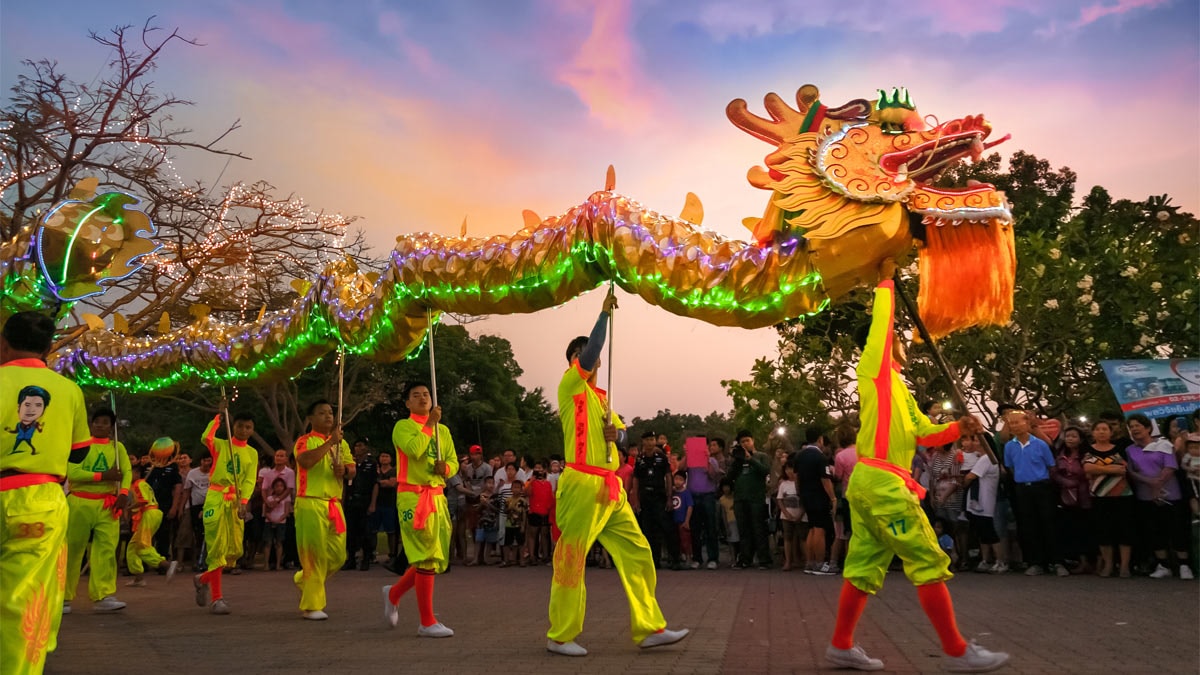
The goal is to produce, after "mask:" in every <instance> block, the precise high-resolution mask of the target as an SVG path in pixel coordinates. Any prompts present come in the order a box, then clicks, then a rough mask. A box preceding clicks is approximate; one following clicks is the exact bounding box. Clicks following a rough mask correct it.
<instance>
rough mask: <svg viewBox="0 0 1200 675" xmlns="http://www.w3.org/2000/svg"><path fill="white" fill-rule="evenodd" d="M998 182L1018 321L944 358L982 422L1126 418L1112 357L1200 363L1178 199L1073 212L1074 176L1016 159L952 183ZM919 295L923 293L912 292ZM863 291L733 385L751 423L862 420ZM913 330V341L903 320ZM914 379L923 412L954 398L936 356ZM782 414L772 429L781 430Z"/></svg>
mask: <svg viewBox="0 0 1200 675" xmlns="http://www.w3.org/2000/svg"><path fill="white" fill-rule="evenodd" d="M971 179H974V180H980V181H984V182H988V183H992V184H994V185H996V186H997V187H999V188H1001V189H1003V190H1004V191H1005V193H1006V195H1007V196H1008V199H1009V200H1010V201H1011V202H1012V204H1013V212H1014V215H1015V217H1016V221H1015V234H1016V248H1017V288H1016V296H1015V306H1014V311H1013V316H1012V322H1011V323H1010V324H1009V325H1007V326H1003V327H989V328H975V329H971V330H967V331H962V332H960V333H957V334H955V335H952V336H949V337H947V338H944V339H943V340H942V341H941V342H940V343H939V346H940V347H941V348H942V350H943V353H944V355H945V357H946V359H947V361H948V362H949V363H950V367H951V368H952V369H953V370H954V371H956V373H957V375H958V376H959V377H960V378H961V380H962V381H963V382H965V383H966V390H965V392H964V394H965V396H966V398H967V399H968V405H969V406H970V407H971V408H972V410H973V411H974V412H977V413H982V414H984V415H985V417H990V416H991V412H992V411H994V409H995V404H996V403H998V402H1017V403H1022V404H1028V405H1031V406H1034V407H1036V408H1038V409H1040V410H1041V411H1042V412H1043V413H1044V414H1048V415H1070V416H1075V415H1083V414H1087V415H1095V414H1096V413H1098V412H1100V411H1104V410H1112V409H1115V408H1116V401H1115V399H1114V398H1113V396H1112V393H1111V390H1110V389H1109V387H1108V383H1107V381H1106V380H1105V378H1104V374H1103V371H1102V370H1101V369H1100V363H1099V362H1100V361H1101V360H1105V359H1128V358H1180V357H1195V356H1196V355H1197V352H1198V351H1200V349H1198V345H1197V335H1198V332H1197V328H1198V326H1197V312H1196V296H1195V292H1196V290H1195V289H1196V279H1197V278H1200V242H1198V240H1197V234H1198V228H1197V226H1198V225H1200V222H1198V221H1197V220H1196V218H1195V217H1194V216H1192V214H1189V213H1181V212H1179V211H1178V209H1177V208H1175V207H1173V206H1171V205H1170V198H1169V197H1167V196H1166V195H1163V196H1157V197H1151V198H1149V199H1147V200H1145V201H1142V202H1135V201H1130V200H1113V199H1112V197H1111V196H1110V195H1109V193H1108V192H1107V191H1106V190H1105V189H1103V188H1101V187H1095V188H1092V190H1091V191H1090V192H1089V193H1088V194H1087V196H1086V197H1084V198H1083V200H1082V202H1081V203H1080V204H1079V205H1078V206H1075V205H1074V204H1073V201H1072V200H1073V199H1074V196H1075V179H1076V176H1075V173H1074V172H1073V171H1071V170H1070V169H1069V168H1065V167H1064V168H1061V169H1058V170H1054V169H1053V168H1052V167H1051V166H1050V164H1049V163H1048V162H1046V161H1045V160H1042V159H1038V158H1037V157H1036V156H1034V155H1031V154H1028V153H1024V152H1017V153H1015V154H1014V155H1013V156H1012V157H1011V158H1010V159H1009V161H1008V166H1007V169H1005V168H1003V167H1002V162H1001V158H1000V156H999V155H998V154H993V155H991V156H989V157H986V158H984V159H983V160H981V161H980V162H978V163H976V164H974V165H963V166H960V167H957V168H956V169H955V170H953V171H952V172H950V173H949V174H948V175H947V176H946V177H945V182H946V183H947V184H952V185H963V184H965V183H966V181H967V180H971ZM905 285H906V286H907V288H908V290H909V292H910V293H915V284H913V283H908V284H905ZM867 297H868V296H866V295H865V294H863V293H860V294H857V295H856V296H854V297H851V298H849V299H848V300H847V301H845V302H843V303H840V304H839V305H837V306H835V307H833V308H831V311H829V312H826V313H823V314H821V315H818V316H816V317H813V318H812V319H809V320H808V321H807V323H805V324H803V325H800V324H793V325H781V326H779V327H777V328H778V330H779V333H780V349H779V355H778V356H777V357H776V358H775V359H770V360H768V359H761V360H760V361H759V362H758V363H757V364H756V365H755V368H754V371H753V373H752V375H751V378H750V379H749V380H744V381H739V380H732V381H727V382H724V383H723V384H724V385H725V387H726V390H727V391H728V392H729V394H730V396H731V397H732V398H733V399H734V417H735V419H737V420H738V421H739V423H742V422H743V421H745V422H746V423H758V424H764V423H768V422H771V421H775V420H782V421H784V422H788V423H791V421H792V419H797V420H798V421H803V420H805V419H813V420H817V419H820V418H821V416H822V415H823V414H833V415H841V414H847V413H852V412H854V409H855V408H856V407H857V402H856V398H857V394H856V392H855V385H854V371H853V369H854V366H855V364H856V363H857V361H858V356H859V349H858V346H857V344H856V339H855V338H856V336H858V335H861V334H862V331H863V330H865V326H866V325H867V323H868V322H869V315H868V314H867V312H866V307H865V305H864V302H865V300H866V298H867ZM897 311H898V316H897V324H898V325H899V326H900V327H901V330H907V331H911V326H910V324H909V323H908V319H907V317H906V316H904V313H903V311H902V310H899V309H898V310H897ZM906 379H908V381H909V383H910V386H911V387H912V389H913V391H914V392H915V393H916V396H917V398H918V400H921V399H934V400H942V399H946V398H949V397H950V392H951V388H950V386H949V383H947V382H946V381H945V379H944V378H943V377H942V376H941V374H940V373H939V372H938V371H937V369H936V368H935V367H934V364H933V361H932V359H931V358H930V357H929V353H928V350H927V349H925V348H923V347H922V346H921V345H914V346H913V348H912V349H910V363H909V367H908V369H907V371H906ZM772 414H773V415H774V418H772Z"/></svg>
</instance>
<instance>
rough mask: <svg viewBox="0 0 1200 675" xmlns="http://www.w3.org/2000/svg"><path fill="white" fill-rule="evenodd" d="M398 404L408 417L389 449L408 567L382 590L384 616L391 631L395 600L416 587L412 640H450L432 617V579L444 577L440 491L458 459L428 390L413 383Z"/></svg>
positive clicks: (446, 551) (446, 537) (445, 526)
mask: <svg viewBox="0 0 1200 675" xmlns="http://www.w3.org/2000/svg"><path fill="white" fill-rule="evenodd" d="M404 404H405V405H406V406H407V407H408V411H409V417H408V419H403V420H400V421H399V422H396V426H395V427H393V428H392V446H393V447H395V448H396V480H397V481H398V482H397V484H396V509H397V511H398V512H399V514H400V538H401V541H403V542H404V555H405V557H407V558H408V562H409V564H410V565H411V566H410V567H409V568H408V571H406V572H405V573H404V575H403V576H401V577H400V579H399V580H398V581H397V582H396V583H394V584H389V585H387V586H384V587H383V600H384V616H385V617H386V618H387V620H388V623H389V624H391V625H392V626H395V625H396V623H397V622H398V621H399V618H400V616H399V612H398V611H397V609H396V605H398V604H399V603H400V598H401V596H403V595H404V594H405V593H406V592H408V590H409V589H410V588H413V587H416V591H417V611H418V612H419V613H420V615H421V625H420V626H419V627H418V628H417V635H418V636H420V637H435V638H439V637H450V636H452V635H454V631H453V630H450V629H449V628H447V627H446V626H445V624H443V623H442V622H440V621H438V620H437V617H436V616H434V613H433V579H434V577H435V576H436V575H438V574H441V573H442V572H445V571H446V566H447V564H448V561H449V558H450V531H451V527H452V525H451V523H450V509H449V507H448V506H447V505H446V496H445V495H444V494H443V490H444V489H445V486H446V479H447V478H448V477H450V476H453V475H454V474H456V473H458V455H457V454H455V452H454V440H453V439H452V438H450V430H449V429H447V428H446V427H445V426H444V425H442V424H439V423H438V422H440V421H441V419H442V407H441V406H437V407H434V405H433V399H432V398H431V396H430V394H429V387H428V385H426V384H424V383H413V384H409V385H408V386H407V387H405V389H404ZM435 429H436V432H435ZM434 433H436V434H437V437H436V441H435V438H434Z"/></svg>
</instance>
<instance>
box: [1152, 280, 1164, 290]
mask: <svg viewBox="0 0 1200 675" xmlns="http://www.w3.org/2000/svg"><path fill="white" fill-rule="evenodd" d="M1150 290H1152V291H1155V292H1158V291H1161V290H1162V284H1160V283H1159V282H1157V281H1156V282H1154V283H1152V284H1150Z"/></svg>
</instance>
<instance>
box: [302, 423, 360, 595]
mask: <svg viewBox="0 0 1200 675" xmlns="http://www.w3.org/2000/svg"><path fill="white" fill-rule="evenodd" d="M328 440H329V436H326V435H325V434H321V433H318V432H316V431H312V432H309V433H307V434H305V435H303V436H301V437H300V438H298V439H296V446H295V455H296V459H297V462H296V551H297V552H298V553H299V555H300V566H301V568H300V570H299V571H298V572H296V574H295V576H294V577H293V581H294V582H295V584H296V587H297V588H299V589H300V610H301V611H304V612H315V611H321V610H324V609H325V604H326V602H325V580H326V579H328V578H329V577H331V576H333V575H334V573H335V572H337V571H338V570H339V569H341V567H342V565H343V564H344V563H345V562H346V515H345V512H343V511H342V481H341V479H340V478H338V477H337V476H335V475H334V473H333V458H332V457H331V455H330V454H328V453H327V454H326V455H325V456H323V457H321V459H320V460H319V461H318V462H317V463H316V464H314V465H313V466H312V467H311V468H308V469H305V468H304V467H303V466H302V465H301V464H300V462H299V458H300V455H301V454H302V453H304V452H308V451H310V450H314V449H316V448H319V447H321V446H322V445H324V444H325V442H326V441H328ZM338 445H339V447H338V448H337V449H335V450H334V452H339V453H341V460H342V464H343V465H344V466H352V465H353V464H354V455H352V454H351V453H350V446H348V445H347V444H346V441H344V440H343V441H341V442H340V443H339V444H338Z"/></svg>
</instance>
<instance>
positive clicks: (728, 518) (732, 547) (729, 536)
mask: <svg viewBox="0 0 1200 675" xmlns="http://www.w3.org/2000/svg"><path fill="white" fill-rule="evenodd" d="M717 511H718V512H719V513H720V517H721V526H722V530H723V531H724V533H725V543H727V544H729V555H730V560H732V561H733V563H731V566H732V565H733V564H737V557H738V547H739V544H740V543H741V541H742V540H741V538H739V537H738V527H737V519H736V518H735V517H734V515H733V483H731V482H729V481H727V480H725V481H721V498H720V499H718V500H717Z"/></svg>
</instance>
